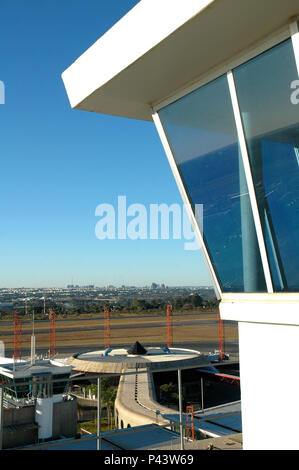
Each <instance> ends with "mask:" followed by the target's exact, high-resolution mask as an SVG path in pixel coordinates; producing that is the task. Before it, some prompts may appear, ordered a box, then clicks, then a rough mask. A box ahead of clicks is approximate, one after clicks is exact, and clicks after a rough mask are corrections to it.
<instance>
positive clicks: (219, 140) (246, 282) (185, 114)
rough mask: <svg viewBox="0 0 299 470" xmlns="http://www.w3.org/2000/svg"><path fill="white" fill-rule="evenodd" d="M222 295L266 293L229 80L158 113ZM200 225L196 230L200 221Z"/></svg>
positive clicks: (219, 79)
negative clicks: (198, 215) (199, 214)
mask: <svg viewBox="0 0 299 470" xmlns="http://www.w3.org/2000/svg"><path fill="white" fill-rule="evenodd" d="M158 114H159V116H160V120H161V122H162V125H163V127H164V131H165V133H166V136H167V138H168V141H169V144H170V147H171V149H172V152H173V155H174V158H175V160H176V163H177V166H178V170H179V172H180V175H181V177H182V181H183V183H184V186H185V189H186V192H187V194H188V197H189V201H190V203H191V206H192V207H193V210H195V205H196V204H202V205H203V224H202V225H203V227H202V230H203V237H204V241H205V244H206V246H207V249H208V252H209V256H210V258H211V262H212V264H213V266H214V269H215V272H216V275H217V277H218V281H219V284H220V286H221V290H222V291H223V292H266V291H267V289H266V283H265V279H264V274H263V268H262V263H261V257H260V252H259V247H258V242H257V236H256V231H255V227H254V222H253V216H252V210H251V205H250V201H249V195H248V189H247V184H246V179H245V175H244V169H243V164H242V159H241V153H240V149H239V144H238V137H237V130H236V125H235V120H234V115H233V109H232V104H231V99H230V94H229V88H228V82H227V77H226V76H222V77H220V78H218V79H217V80H214V81H213V82H211V83H209V84H207V85H205V86H203V87H201V88H199V89H198V90H196V91H194V92H192V93H190V94H188V95H186V96H184V97H183V98H180V99H179V100H177V101H175V102H174V103H171V104H170V105H168V106H166V107H164V108H163V109H161V110H160V111H159V112H158ZM198 222H199V225H201V224H200V221H198Z"/></svg>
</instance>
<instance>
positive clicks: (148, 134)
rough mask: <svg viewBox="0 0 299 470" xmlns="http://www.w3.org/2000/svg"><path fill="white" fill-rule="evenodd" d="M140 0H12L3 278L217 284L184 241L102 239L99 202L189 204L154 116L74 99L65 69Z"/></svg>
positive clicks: (39, 282) (3, 63)
mask: <svg viewBox="0 0 299 470" xmlns="http://www.w3.org/2000/svg"><path fill="white" fill-rule="evenodd" d="M136 3H138V2H137V1H132V0H113V1H111V0H110V1H108V0H101V1H96V0H72V1H70V0H51V1H50V0H43V1H40V0H27V1H26V2H25V1H24V0H2V1H1V16H0V44H1V47H0V80H1V81H2V82H4V84H5V104H3V105H0V123H1V130H0V135H1V139H0V158H1V169H2V171H1V198H0V213H1V225H0V239H1V244H0V259H1V272H0V287H20V286H26V287H35V286H36V287H52V286H58V287H59V286H65V285H66V284H69V283H71V282H72V281H73V282H74V283H76V284H90V283H92V284H95V285H98V286H102V285H107V284H114V285H122V284H126V285H146V284H151V283H152V282H158V283H165V284H166V285H200V284H201V285H210V278H209V275H208V273H207V270H206V267H205V266H204V263H203V260H202V256H201V254H200V252H199V251H186V250H184V240H171V239H170V240H150V239H148V240H135V241H133V240H128V239H127V240H99V239H97V237H96V236H95V226H96V223H97V218H96V216H95V209H96V207H97V206H98V205H99V204H101V203H110V204H113V205H116V203H117V197H118V195H126V197H127V202H128V205H129V204H132V203H141V204H144V205H146V206H148V205H149V204H150V203H157V204H160V203H166V204H171V203H179V204H181V198H180V195H179V192H178V189H177V187H176V184H175V182H174V178H173V176H172V173H171V171H170V168H169V165H168V162H167V159H166V156H165V154H164V150H163V148H162V145H161V143H160V140H159V138H158V135H157V132H156V130H155V128H154V125H153V123H148V122H141V121H134V120H131V119H124V118H118V117H113V116H106V115H100V114H93V113H88V112H83V111H78V110H72V109H71V108H70V105H69V102H68V99H67V95H66V91H65V89H64V85H63V82H62V80H61V73H62V72H63V71H64V70H65V69H66V68H67V67H68V66H69V65H70V64H71V63H72V62H73V61H74V60H75V59H76V58H77V57H78V56H79V55H80V54H82V53H83V52H84V51H85V50H86V49H87V48H88V47H89V46H91V45H92V44H93V43H94V42H95V41H96V40H97V39H98V38H99V37H100V36H101V35H102V34H104V33H105V32H106V31H107V30H108V29H109V28H110V27H111V26H113V24H114V23H115V22H116V21H118V20H119V19H120V18H121V17H122V16H123V15H124V14H125V13H126V12H127V11H129V10H130V9H131V8H132V7H133V6H134V5H136Z"/></svg>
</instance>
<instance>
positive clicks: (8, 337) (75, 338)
mask: <svg viewBox="0 0 299 470" xmlns="http://www.w3.org/2000/svg"><path fill="white" fill-rule="evenodd" d="M206 313H207V312H198V311H197V312H194V313H191V312H188V314H184V313H181V314H177V315H176V316H175V317H174V322H175V323H176V324H174V326H173V338H174V345H175V343H182V342H183V343H188V342H190V343H194V342H200V341H217V340H218V323H217V318H218V317H217V313H214V314H208V315H207V314H206ZM126 316H128V314H126ZM85 318H86V317H85V315H82V319H81V318H80V319H78V320H77V319H76V320H75V319H74V321H68V322H66V321H63V320H62V321H59V322H57V323H56V347H57V348H59V347H62V346H69V347H73V348H74V350H75V349H76V346H86V348H88V347H89V346H92V347H94V345H98V346H97V347H98V348H99V349H100V348H102V347H103V345H104V328H103V326H104V319H103V317H101V318H97V317H95V316H94V317H92V320H89V321H88V322H86V320H85ZM195 320H196V321H198V322H199V323H198V324H197V325H194V323H192V322H194V321H195ZM205 320H209V321H211V320H212V321H213V322H214V324H207V323H205ZM201 321H202V324H200V322H201ZM183 322H184V324H183ZM110 323H111V345H112V346H113V345H116V344H130V343H133V342H135V341H136V340H138V341H139V342H141V343H143V344H145V345H146V344H148V345H149V344H152V345H154V344H157V343H166V341H167V325H166V315H165V314H164V315H161V314H160V315H157V316H155V318H147V317H146V315H141V314H140V315H136V314H132V315H130V318H122V315H118V316H111V322H110ZM161 323H162V324H163V323H164V325H165V326H164V325H162V326H161ZM209 323H210V322H209ZM158 324H160V325H158ZM121 326H127V327H128V328H121ZM88 327H95V328H96V329H93V330H88ZM61 329H64V331H60V330H61ZM22 330H23V333H22V347H23V348H26V349H28V348H30V336H31V332H32V324H31V323H27V324H24V325H23V326H22ZM13 332H14V326H13V322H12V324H11V325H1V321H0V340H1V341H3V342H4V344H5V349H6V350H7V349H13V348H14V335H13ZM35 332H36V347H37V348H38V347H43V348H45V347H48V346H49V323H48V322H40V321H38V320H37V321H36V322H35ZM224 338H225V339H228V340H237V339H238V327H237V324H236V325H235V326H231V325H230V324H229V325H225V326H224Z"/></svg>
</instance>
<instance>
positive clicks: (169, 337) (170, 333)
mask: <svg viewBox="0 0 299 470" xmlns="http://www.w3.org/2000/svg"><path fill="white" fill-rule="evenodd" d="M167 346H168V348H172V346H173V313H172V305H167Z"/></svg>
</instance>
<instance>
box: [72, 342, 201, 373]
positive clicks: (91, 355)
mask: <svg viewBox="0 0 299 470" xmlns="http://www.w3.org/2000/svg"><path fill="white" fill-rule="evenodd" d="M68 363H69V364H71V365H72V366H73V368H74V370H76V371H81V372H92V373H116V374H117V373H121V372H122V371H123V370H124V369H136V368H147V369H149V370H151V371H153V372H154V371H155V372H157V371H159V370H167V369H168V370H170V369H173V370H174V369H178V368H184V369H185V368H188V367H194V366H196V365H198V366H203V365H206V364H208V363H209V360H208V358H207V356H206V355H203V354H201V353H200V352H199V351H195V350H192V349H182V348H167V347H151V346H149V347H146V348H145V347H144V346H142V345H141V344H140V343H139V342H138V341H136V343H135V344H133V345H132V346H131V347H130V348H128V349H124V348H121V349H113V348H109V349H106V350H100V351H92V352H86V353H78V354H74V355H73V356H72V357H71V358H69V360H68Z"/></svg>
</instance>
